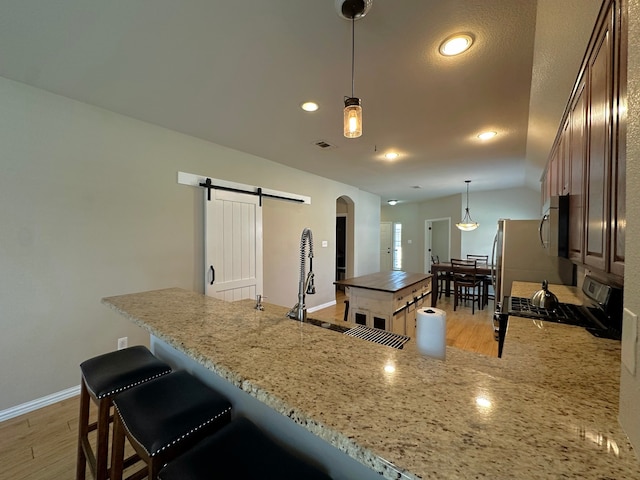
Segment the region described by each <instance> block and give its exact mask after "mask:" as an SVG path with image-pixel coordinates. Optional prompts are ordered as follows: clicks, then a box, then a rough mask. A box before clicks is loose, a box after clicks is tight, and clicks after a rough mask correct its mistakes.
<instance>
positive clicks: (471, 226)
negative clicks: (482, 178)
mask: <svg viewBox="0 0 640 480" xmlns="http://www.w3.org/2000/svg"><path fill="white" fill-rule="evenodd" d="M464 182H465V183H466V184H467V208H465V209H464V218H463V219H462V221H461V222H460V223H456V227H458V229H460V230H462V231H463V232H470V231H472V230H475V229H476V228H478V227H479V226H480V224H479V223H478V222H474V221H473V220H472V219H471V214H470V213H469V184H470V183H471V180H465V181H464Z"/></svg>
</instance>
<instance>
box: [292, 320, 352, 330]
mask: <svg viewBox="0 0 640 480" xmlns="http://www.w3.org/2000/svg"><path fill="white" fill-rule="evenodd" d="M296 321H298V320H296ZM305 323H310V324H311V325H315V326H316V327H320V328H326V329H327V330H333V331H334V332H340V333H344V332H346V331H348V330H349V329H350V328H351V327H347V326H343V325H337V324H335V323H331V322H326V321H324V320H318V319H316V318H309V317H307V319H306V320H305Z"/></svg>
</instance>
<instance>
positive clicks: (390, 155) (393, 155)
mask: <svg viewBox="0 0 640 480" xmlns="http://www.w3.org/2000/svg"><path fill="white" fill-rule="evenodd" d="M399 156H400V154H399V153H396V152H387V153H385V154H384V158H386V159H387V160H395V159H396V158H398V157H399Z"/></svg>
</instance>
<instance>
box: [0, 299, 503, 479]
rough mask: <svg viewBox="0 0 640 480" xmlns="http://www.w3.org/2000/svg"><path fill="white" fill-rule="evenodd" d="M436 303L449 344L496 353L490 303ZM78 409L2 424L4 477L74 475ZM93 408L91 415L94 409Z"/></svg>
mask: <svg viewBox="0 0 640 480" xmlns="http://www.w3.org/2000/svg"><path fill="white" fill-rule="evenodd" d="M345 298H346V297H345V295H344V293H343V292H341V291H338V292H337V294H336V305H335V306H333V307H329V308H325V309H322V310H319V311H317V312H314V313H313V314H312V316H313V317H315V318H325V319H332V320H334V321H336V322H342V321H343V318H344V308H345V304H344V300H345ZM438 308H441V309H442V310H444V311H445V312H447V345H449V346H453V347H457V348H460V349H463V350H469V351H473V352H477V353H480V354H484V355H490V356H497V354H498V346H497V342H496V341H495V340H494V339H493V330H492V326H491V314H492V311H493V308H492V304H491V303H490V305H489V308H486V309H485V310H481V311H476V313H475V315H472V314H471V308H470V307H458V309H457V311H456V312H454V311H453V298H451V299H447V298H445V297H443V298H442V300H441V301H439V302H438ZM78 409H79V397H73V398H70V399H68V400H64V401H62V402H59V403H56V404H55V405H50V406H48V407H45V408H41V409H39V410H36V411H34V412H31V413H27V414H25V415H22V416H20V417H16V418H13V419H10V420H7V421H4V422H2V423H0V480H51V479H73V478H75V462H76V448H77V432H78V420H77V419H78ZM91 410H92V415H93V413H94V410H95V409H93V408H92V409H91ZM94 420H95V418H94ZM92 421H93V420H92ZM88 475H89V476H88V477H87V478H90V474H88Z"/></svg>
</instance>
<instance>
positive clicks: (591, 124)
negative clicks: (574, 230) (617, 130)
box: [584, 8, 613, 271]
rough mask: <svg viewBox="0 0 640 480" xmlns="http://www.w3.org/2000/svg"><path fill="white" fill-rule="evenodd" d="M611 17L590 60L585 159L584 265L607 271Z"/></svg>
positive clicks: (611, 13) (610, 16) (610, 14)
mask: <svg viewBox="0 0 640 480" xmlns="http://www.w3.org/2000/svg"><path fill="white" fill-rule="evenodd" d="M612 16H613V9H611V8H610V9H609V12H608V14H607V20H606V21H605V23H604V25H603V26H602V28H601V29H600V31H599V34H598V37H597V41H596V43H595V46H594V51H593V54H592V55H591V57H590V59H589V65H588V69H587V72H588V82H587V89H588V92H589V99H588V113H587V119H588V128H589V149H588V157H587V178H586V180H587V181H586V187H587V189H586V192H585V193H586V205H585V208H586V210H585V218H586V222H585V248H584V261H585V263H586V264H587V265H589V266H591V267H594V268H597V269H599V270H602V271H606V270H607V266H608V265H607V263H608V253H609V249H608V242H609V224H608V218H609V188H608V187H609V182H610V166H611V103H612V101H611V100H612V93H613V89H612V68H613V67H612V59H613V58H612V57H613V55H612V38H611V37H612V23H613V22H612Z"/></svg>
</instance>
